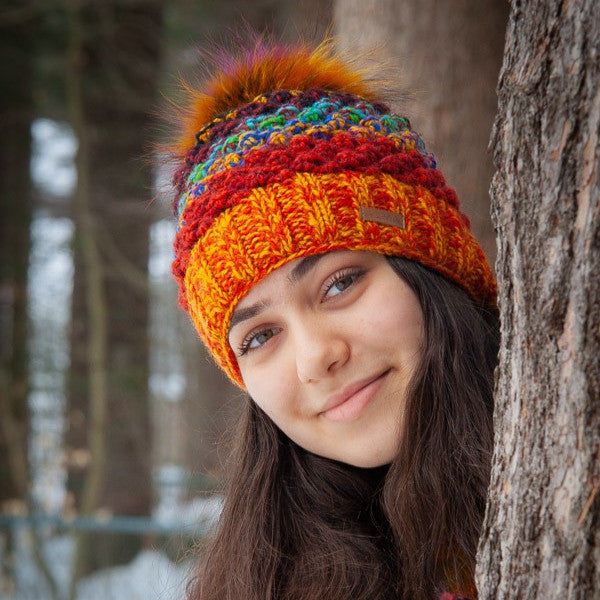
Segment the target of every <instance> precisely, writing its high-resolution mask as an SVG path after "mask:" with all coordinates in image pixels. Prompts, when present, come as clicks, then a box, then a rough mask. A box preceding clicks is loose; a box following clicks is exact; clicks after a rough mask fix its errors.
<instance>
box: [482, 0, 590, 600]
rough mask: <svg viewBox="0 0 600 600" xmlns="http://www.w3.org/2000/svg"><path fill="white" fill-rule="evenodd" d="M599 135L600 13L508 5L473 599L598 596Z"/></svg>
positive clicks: (578, 4)
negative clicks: (493, 370)
mask: <svg viewBox="0 0 600 600" xmlns="http://www.w3.org/2000/svg"><path fill="white" fill-rule="evenodd" d="M525 7H526V8H525ZM599 133H600V3H598V2H597V0H573V1H571V2H550V1H548V0H546V1H542V0H539V1H535V2H531V3H527V4H525V3H522V2H516V1H515V2H513V5H512V12H511V15H510V20H509V28H508V33H507V41H506V53H505V57H504V65H503V68H502V72H501V76H500V84H499V115H498V118H497V121H496V126H495V133H494V138H493V143H494V147H495V151H494V161H495V163H496V167H497V172H496V175H495V176H494V180H493V186H492V193H493V218H494V221H495V224H496V226H497V228H498V243H499V248H498V262H497V270H498V277H499V289H500V292H499V304H500V309H501V319H502V344H501V350H500V366H499V371H498V384H497V389H496V413H495V430H496V447H495V455H494V466H493V471H492V479H491V486H490V495H489V500H488V509H487V514H486V519H485V524H484V531H483V536H482V540H481V544H480V549H479V561H478V587H479V591H480V600H490V599H500V598H506V599H511V600H512V599H514V598H527V599H528V600H529V599H534V598H539V599H542V598H543V599H548V598H564V599H565V600H566V599H569V600H571V599H580V600H584V599H585V600H590V599H592V598H600V554H599V553H600V528H599V527H598V525H599V524H600V497H599V496H600V494H598V491H599V488H600V461H599V458H600V362H599V357H600V302H599V299H600V277H599V276H598V274H599V273H600V170H599V168H598V165H599V164H600V141H599Z"/></svg>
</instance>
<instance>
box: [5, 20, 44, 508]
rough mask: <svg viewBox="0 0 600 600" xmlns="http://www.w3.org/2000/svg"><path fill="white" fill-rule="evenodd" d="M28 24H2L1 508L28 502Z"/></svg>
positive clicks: (31, 40) (31, 37) (31, 28)
mask: <svg viewBox="0 0 600 600" xmlns="http://www.w3.org/2000/svg"><path fill="white" fill-rule="evenodd" d="M35 40H36V28H35V20H34V19H26V20H17V21H16V22H13V21H12V20H10V19H5V20H0V56H2V57H3V58H2V60H1V61H0V88H1V89H2V90H3V92H2V94H1V95H0V136H1V139H2V140H3V143H2V144H0V481H1V482H2V484H1V485H0V505H2V504H3V503H4V502H6V501H9V500H10V501H14V500H17V501H19V502H21V503H24V502H26V499H27V494H28V491H29V479H28V470H29V469H28V460H27V439H28V427H29V418H28V410H27V392H28V388H29V384H28V353H27V267H28V263H29V248H30V225H31V218H32V211H33V201H32V190H31V182H30V179H29V162H30V157H31V134H30V128H31V121H32V117H33V56H32V53H31V51H30V48H31V46H34V45H35Z"/></svg>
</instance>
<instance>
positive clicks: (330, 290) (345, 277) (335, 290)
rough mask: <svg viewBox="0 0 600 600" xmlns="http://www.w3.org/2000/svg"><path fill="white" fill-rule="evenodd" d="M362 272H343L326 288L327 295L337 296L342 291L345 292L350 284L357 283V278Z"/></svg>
mask: <svg viewBox="0 0 600 600" xmlns="http://www.w3.org/2000/svg"><path fill="white" fill-rule="evenodd" d="M360 275H361V273H359V272H352V273H341V274H339V275H336V276H335V277H334V278H333V281H332V282H331V283H329V285H328V286H327V288H326V292H325V296H328V297H331V296H337V295H339V294H341V293H342V292H345V291H346V290H347V289H348V288H349V287H350V286H352V285H353V284H354V283H356V280H357V279H358V278H359V277H360Z"/></svg>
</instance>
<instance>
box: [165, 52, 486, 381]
mask: <svg viewBox="0 0 600 600" xmlns="http://www.w3.org/2000/svg"><path fill="white" fill-rule="evenodd" d="M319 51H320V50H317V51H316V52H317V54H318V52H319ZM265 56H266V58H265ZM326 59H327V61H329V63H327V65H326V66H327V67H328V68H332V69H333V71H334V72H335V78H336V79H335V82H336V84H335V85H333V84H332V86H331V89H328V88H327V87H322V88H315V87H311V86H310V83H311V82H312V80H311V78H310V77H308V79H307V84H306V86H305V87H302V86H298V87H294V88H291V86H290V89H286V83H287V82H290V81H291V82H293V83H294V84H296V85H297V84H298V77H297V76H296V75H297V74H296V75H295V74H294V65H295V64H296V63H298V66H297V70H298V69H299V70H300V71H302V69H305V63H307V62H309V63H310V62H311V61H312V64H313V67H314V61H315V59H314V56H312V55H310V54H307V53H306V51H305V50H303V49H300V50H298V49H296V50H290V51H289V52H288V54H282V53H281V50H280V49H277V50H274V51H273V53H272V54H270V55H269V54H268V52H267V53H266V55H265V52H264V51H262V52H261V53H259V55H254V56H252V57H247V58H246V59H245V61H241V62H240V66H239V69H238V71H237V72H236V70H235V69H233V71H232V72H231V73H228V74H227V75H225V74H223V73H221V74H220V75H219V76H218V80H219V86H220V87H219V86H215V84H214V82H213V84H212V87H211V89H212V90H213V95H212V96H207V97H205V96H201V97H197V98H196V99H195V103H196V105H198V103H200V109H201V110H200V112H202V114H204V113H206V110H205V109H206V106H205V104H206V102H208V101H209V100H210V102H211V103H212V104H211V106H212V105H213V104H214V106H219V107H223V106H224V107H225V108H226V110H222V111H221V112H220V113H219V114H211V113H210V111H208V114H209V116H210V117H211V118H210V119H209V120H207V121H206V122H204V123H202V124H201V127H200V128H199V129H198V130H197V131H195V132H194V135H193V139H194V140H195V143H194V144H193V146H192V147H190V148H189V149H188V150H187V152H186V154H185V156H184V157H183V161H182V163H181V166H180V168H179V170H178V171H177V173H176V175H175V184H176V187H177V197H176V199H175V201H174V209H175V211H176V214H177V216H178V220H179V229H178V233H177V236H176V240H175V252H176V257H175V261H174V263H173V272H174V274H175V277H176V279H177V280H178V282H179V286H180V302H181V304H182V306H183V307H184V308H186V309H187V310H188V311H189V314H190V315H191V317H192V319H193V321H194V323H195V325H196V327H197V329H198V332H199V333H200V336H201V337H202V339H203V340H204V342H205V343H206V344H207V346H208V348H209V349H210V350H211V352H212V353H213V355H214V356H215V358H216V360H217V362H218V363H219V364H220V365H221V367H223V369H224V370H225V371H226V372H227V373H228V375H229V376H230V377H231V378H232V379H233V380H234V381H235V382H236V383H238V384H239V385H240V386H242V387H243V382H242V378H241V375H240V372H239V369H238V366H237V361H236V358H235V355H234V353H233V351H232V349H231V348H230V346H229V344H228V328H229V322H230V319H231V315H232V314H233V311H234V310H235V307H236V305H237V303H238V302H239V301H240V300H241V299H242V298H243V297H244V296H245V295H246V294H247V293H248V291H249V290H250V289H251V288H252V286H253V285H255V284H256V283H258V282H259V281H261V280H262V279H263V278H264V277H266V276H267V275H268V274H269V273H271V272H272V271H274V270H275V269H277V268H278V267H279V266H281V265H283V264H285V263H287V262H289V261H292V260H294V259H296V258H300V257H304V256H307V255H311V254H318V253H322V252H328V251H332V250H341V249H346V250H371V251H375V252H380V253H382V254H386V255H398V256H403V257H406V258H409V259H413V260H416V261H418V262H420V263H422V264H424V265H426V266H428V267H430V268H432V269H435V270H437V271H438V272H440V273H442V274H443V275H445V276H446V277H448V278H450V279H452V280H453V281H455V282H456V283H458V284H459V285H461V286H462V287H464V288H465V289H466V290H467V292H468V293H469V294H470V295H471V296H472V297H473V298H474V299H476V300H477V301H480V302H483V303H487V304H494V303H495V296H496V287H495V280H494V276H493V273H492V271H491V269H490V267H489V265H488V263H487V261H486V259H485V256H484V254H483V252H482V250H481V248H480V247H479V245H478V243H477V242H476V240H475V239H474V238H473V236H472V235H471V233H470V231H469V221H468V219H467V218H466V217H465V216H464V215H463V214H462V213H461V212H460V211H459V202H458V198H457V196H456V193H455V192H454V191H453V190H452V189H451V188H449V187H448V186H447V185H446V183H445V181H444V177H443V176H442V174H441V173H440V172H439V171H438V170H437V168H436V163H435V160H434V158H433V156H432V155H431V154H429V153H427V152H426V150H425V147H424V145H423V142H422V140H421V139H420V137H419V136H418V135H417V134H416V133H415V132H414V131H413V130H412V129H411V127H410V124H409V122H408V120H407V119H406V118H404V117H399V116H397V115H394V114H391V113H390V111H389V109H388V108H387V107H386V106H385V105H384V104H382V103H381V102H378V101H376V100H374V99H373V97H372V96H373V95H372V93H371V92H368V93H366V94H365V95H368V96H369V97H370V99H369V100H368V99H366V98H365V97H363V96H362V95H356V94H354V93H349V91H348V90H346V89H344V88H343V87H341V88H340V86H339V81H338V79H337V78H338V77H339V73H340V72H341V81H342V83H343V82H344V81H347V82H350V83H349V84H348V87H349V88H351V91H352V90H353V89H354V87H356V86H355V80H356V74H355V73H353V72H351V71H348V67H346V66H345V65H344V64H343V63H342V62H341V61H339V60H337V59H335V60H334V59H332V57H331V56H329V55H328V56H327V57H326ZM332 60H333V64H332V63H331V61H332ZM277 61H280V62H281V61H283V63H284V64H285V66H286V68H285V69H283V72H284V75H283V79H282V78H281V77H280V78H279V79H278V78H274V77H273V76H272V75H273V69H277V68H278V65H279V63H278V62H277ZM336 61H337V62H336ZM317 62H318V61H317ZM290 65H291V66H290ZM253 69H254V71H253ZM257 69H258V75H257V76H256V77H255V79H256V80H257V81H259V82H263V83H259V84H257V85H258V88H257V89H256V90H254V91H258V92H260V93H257V94H255V95H252V96H249V94H250V93H251V91H252V90H251V88H252V85H250V84H249V80H248V77H249V75H248V73H249V72H252V73H254V74H255V75H256V70H257ZM261 69H263V70H266V71H265V72H264V73H261V71H260V70H261ZM344 70H346V71H348V73H346V74H345V73H344ZM332 77H333V76H332ZM344 78H345V79H344ZM273 79H275V80H276V82H277V84H279V87H277V88H275V89H263V88H261V85H265V84H264V82H265V81H267V82H268V81H271V80H273ZM250 83H251V82H250ZM320 83H322V81H321V82H320ZM232 89H233V90H235V93H232ZM240 90H243V95H240V94H241V93H242V92H241V91H240ZM206 98H209V100H206ZM224 98H225V100H224ZM203 103H204V104H203ZM198 124H199V123H198V121H197V120H196V121H194V127H198ZM189 133H190V131H188V132H187V136H188V138H189V137H190V136H189Z"/></svg>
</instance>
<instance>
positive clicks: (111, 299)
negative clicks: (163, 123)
mask: <svg viewBox="0 0 600 600" xmlns="http://www.w3.org/2000/svg"><path fill="white" fill-rule="evenodd" d="M73 11H74V19H73V21H72V33H73V34H74V35H75V38H76V39H77V36H80V37H79V40H78V41H77V43H76V44H75V52H76V55H75V56H74V58H73V60H74V61H75V69H74V70H73V74H72V76H71V78H72V79H75V80H76V79H77V78H79V81H78V85H79V86H80V90H81V99H80V104H81V107H80V111H81V112H80V115H79V117H78V119H79V120H80V126H79V136H80V138H81V142H82V144H81V146H80V160H79V162H78V166H79V168H80V171H79V173H78V176H79V178H80V180H81V181H82V184H84V185H83V188H84V189H83V190H82V194H83V196H85V198H84V199H81V198H80V204H79V206H80V208H79V213H80V216H81V217H83V219H80V221H79V224H78V225H79V226H78V230H77V233H76V235H77V239H76V247H75V250H76V261H75V264H76V268H78V269H84V275H83V277H82V276H81V272H80V273H78V274H77V275H76V277H75V286H76V288H75V290H74V294H75V301H74V310H77V309H81V308H84V309H85V312H84V313H83V314H76V315H74V321H75V326H74V343H73V348H72V351H73V353H74V360H73V366H74V367H76V366H77V365H80V367H84V368H85V369H87V370H86V371H85V372H83V373H81V372H79V373H77V372H76V371H74V372H73V375H72V383H71V389H70V392H71V394H70V404H69V421H70V425H71V426H72V427H73V432H72V434H70V435H69V439H68V441H69V442H70V444H72V445H73V446H74V445H75V444H81V443H82V435H81V430H82V429H83V431H85V434H86V438H85V439H86V443H87V445H88V447H87V449H86V448H85V447H84V448H81V446H79V447H77V446H75V447H73V446H72V447H71V449H70V452H69V456H71V457H72V458H76V457H82V456H83V457H86V456H90V457H91V462H90V461H89V460H88V461H86V460H81V461H78V460H72V461H71V462H70V467H71V470H70V475H71V477H70V489H71V491H72V492H73V494H74V496H75V498H76V507H77V508H79V509H85V510H86V511H90V510H97V509H103V510H105V511H108V512H110V513H113V514H117V515H144V514H149V512H150V508H151V504H152V476H151V456H152V453H151V435H150V431H151V428H150V406H149V399H148V369H149V365H148V362H149V361H148V285H147V266H148V246H149V244H148V235H149V227H150V224H151V222H152V220H153V217H154V213H153V211H152V209H151V207H150V206H149V203H148V198H149V196H150V193H151V189H152V184H153V181H152V172H151V166H150V164H149V161H145V160H144V155H146V156H148V155H149V149H150V145H151V144H150V139H151V135H152V134H151V132H150V130H149V125H150V113H151V110H152V108H153V107H154V105H155V101H156V89H157V76H158V64H159V55H160V42H161V26H162V5H161V2H160V1H158V0H146V1H145V2H135V3H128V2H119V1H116V0H115V1H112V2H100V1H98V2H95V1H94V2H89V3H86V4H85V5H83V6H82V7H79V8H74V9H73ZM82 159H84V160H82ZM90 240H92V241H91V242H90ZM93 247H95V248H96V250H94V251H92V250H93ZM86 248H87V250H86ZM81 285H83V286H85V292H84V294H83V295H82V294H81V289H80V287H79V286H81ZM82 297H85V298H86V302H85V304H84V303H83V302H81V298H82ZM103 305H104V306H105V307H107V308H108V313H107V316H106V318H104V319H103V318H101V311H102V310H103V309H102V306H103ZM94 315H96V318H94ZM92 325H94V326H95V329H92ZM102 328H104V332H102V331H100V330H101V329H102ZM81 339H83V340H86V351H85V358H86V360H85V361H81V360H78V359H80V356H78V349H79V348H81V343H80V340H81ZM103 339H104V341H102V340H103ZM78 340H79V341H78ZM94 340H96V343H94ZM99 361H100V362H99ZM100 363H103V364H100ZM94 374H96V375H98V374H100V375H102V374H103V375H102V377H100V379H98V378H96V379H94ZM94 382H95V383H94ZM82 383H83V385H82ZM103 387H104V391H103V392H102V388H103ZM98 390H100V392H102V394H103V395H104V404H105V408H104V409H102V408H101V406H102V401H100V399H99V397H98V393H99V392H98ZM88 395H89V399H90V401H93V404H92V405H90V407H88V405H87V400H88ZM94 399H96V400H95V401H94ZM93 406H96V407H98V410H96V411H95V412H94V410H92V409H93ZM102 410H104V411H105V415H106V417H105V418H106V425H104V424H103V417H102ZM94 415H95V417H94ZM77 425H79V431H78V428H77ZM94 448H96V450H94ZM102 448H104V450H105V452H103V451H102ZM88 450H91V454H88ZM102 454H105V456H104V457H103V456H102ZM94 461H96V463H94ZM98 465H100V466H101V467H102V472H99V470H98V468H97V467H98ZM82 475H83V479H81V476H82ZM132 490H134V492H133V493H132ZM139 547H140V540H138V539H135V538H133V537H131V536H127V537H119V536H116V535H97V536H95V537H94V543H93V546H92V545H90V546H89V548H88V551H86V552H84V554H85V556H86V561H85V562H86V566H85V568H82V569H81V570H82V571H87V570H90V569H95V568H100V567H103V566H107V565H110V564H114V563H119V562H125V561H128V560H130V558H131V557H132V556H133V555H134V554H135V553H136V552H137V551H138V550H139Z"/></svg>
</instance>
